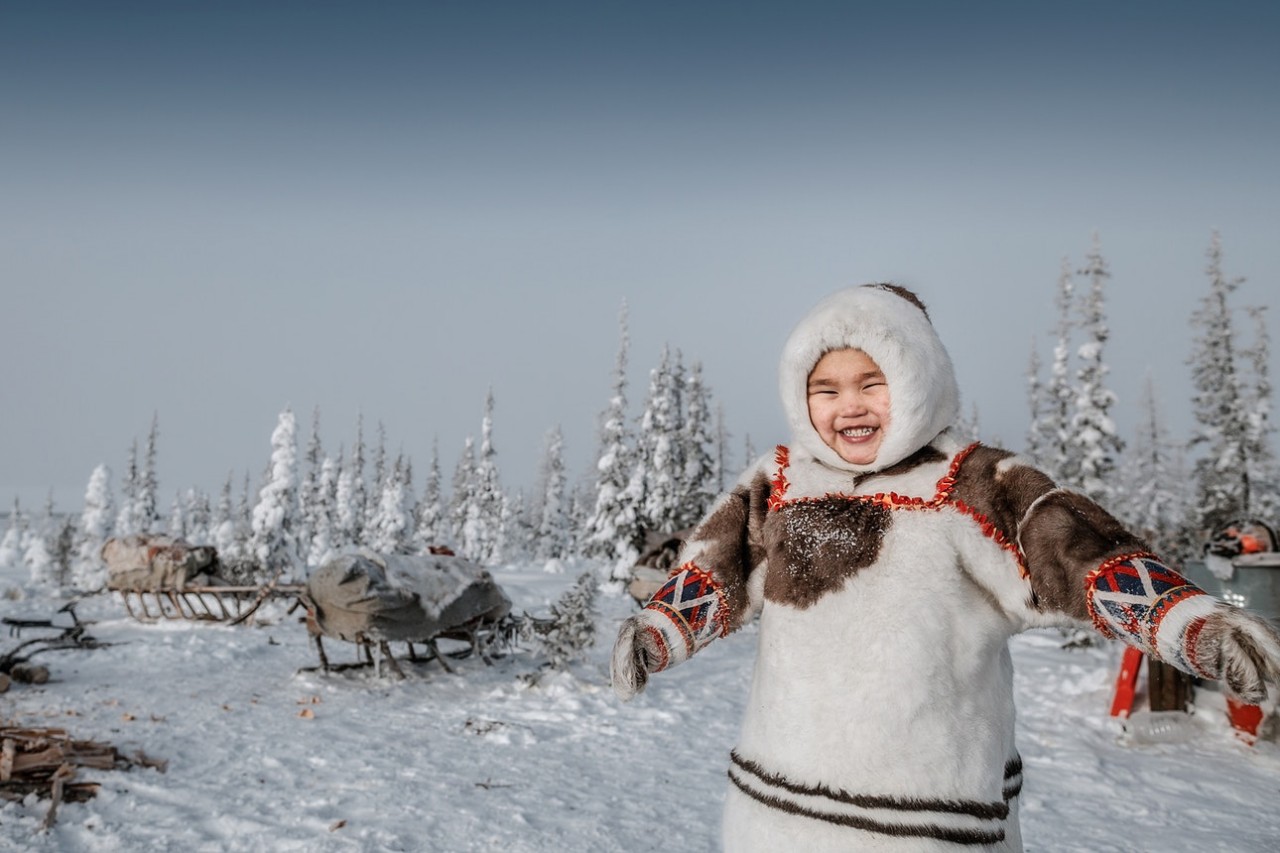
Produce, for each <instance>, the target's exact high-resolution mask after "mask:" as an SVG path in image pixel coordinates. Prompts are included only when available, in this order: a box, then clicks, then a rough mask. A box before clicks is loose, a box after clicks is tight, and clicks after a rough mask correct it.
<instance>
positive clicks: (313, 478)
mask: <svg viewBox="0 0 1280 853" xmlns="http://www.w3.org/2000/svg"><path fill="white" fill-rule="evenodd" d="M323 455H324V450H323V448H322V446H321V443H320V407H319V406H316V407H315V408H313V409H312V410H311V435H310V436H309V437H308V438H307V449H306V451H305V452H304V453H303V455H302V472H301V475H300V477H299V481H298V543H299V545H300V547H301V549H302V553H303V555H304V556H305V555H308V554H310V553H311V540H312V538H313V537H314V536H315V529H316V525H317V524H318V523H319V522H318V519H317V517H316V516H317V513H318V512H319V511H320V510H319V508H318V507H317V504H318V503H319V500H320V498H319V494H318V492H319V488H320V465H321V457H322V456H323Z"/></svg>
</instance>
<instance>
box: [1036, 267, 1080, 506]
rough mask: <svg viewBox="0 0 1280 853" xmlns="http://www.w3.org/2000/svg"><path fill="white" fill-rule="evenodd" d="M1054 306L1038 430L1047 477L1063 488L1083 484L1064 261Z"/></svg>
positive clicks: (1070, 285)
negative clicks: (1074, 422) (1074, 436)
mask: <svg viewBox="0 0 1280 853" xmlns="http://www.w3.org/2000/svg"><path fill="white" fill-rule="evenodd" d="M1054 305H1055V307H1056V309H1057V312H1058V322H1057V325H1056V327H1055V328H1054V335H1055V340H1054V345H1053V364H1052V365H1051V366H1050V368H1049V386H1048V389H1047V392H1046V395H1045V408H1044V416H1043V418H1044V419H1043V421H1042V424H1041V426H1040V428H1039V430H1040V432H1041V434H1042V435H1043V436H1044V444H1043V448H1044V450H1043V452H1044V455H1043V457H1041V459H1040V462H1041V464H1042V465H1043V466H1044V469H1045V473H1047V474H1048V475H1049V476H1050V477H1052V478H1053V479H1054V480H1056V481H1057V482H1058V483H1060V484H1062V485H1064V486H1075V485H1078V484H1079V482H1080V460H1079V458H1078V456H1076V455H1075V450H1076V446H1075V445H1073V444H1072V443H1071V429H1072V427H1071V419H1072V416H1073V415H1074V414H1075V401H1076V394H1075V389H1074V388H1072V383H1071V337H1072V334H1071V333H1072V328H1073V327H1074V325H1075V323H1074V320H1073V314H1074V312H1073V308H1074V305H1075V284H1074V282H1073V280H1072V276H1071V265H1070V262H1069V261H1068V260H1067V259H1066V258H1063V259H1062V269H1061V271H1060V272H1059V274H1058V290H1057V298H1056V300H1055V302H1054Z"/></svg>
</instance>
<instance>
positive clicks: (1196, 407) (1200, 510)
mask: <svg viewBox="0 0 1280 853" xmlns="http://www.w3.org/2000/svg"><path fill="white" fill-rule="evenodd" d="M1206 254H1207V256H1208V258H1209V265H1208V267H1207V268H1206V270H1205V272H1206V273H1207V274H1208V276H1209V292H1208V294H1206V295H1205V297H1204V300H1203V301H1202V302H1201V304H1200V307H1199V308H1198V309H1197V310H1196V311H1195V313H1193V314H1192V315H1191V325H1192V328H1193V329H1195V330H1196V334H1195V337H1194V339H1193V343H1192V350H1191V357H1190V360H1189V362H1188V363H1189V364H1190V365H1191V383H1192V387H1193V388H1194V389H1195V391H1194V394H1193V396H1192V399H1191V402H1192V412H1193V414H1194V415H1195V426H1194V427H1193V431H1192V435H1191V441H1190V445H1189V448H1190V449H1191V450H1193V451H1198V453H1199V456H1198V457H1197V458H1196V459H1195V461H1194V463H1193V465H1194V467H1193V476H1194V478H1195V490H1196V508H1197V513H1196V519H1195V523H1196V527H1197V528H1198V530H1199V532H1200V534H1201V537H1203V536H1204V535H1205V534H1207V533H1208V532H1209V531H1210V530H1212V529H1214V528H1216V527H1218V526H1220V525H1222V524H1224V523H1226V522H1228V521H1230V520H1232V519H1234V518H1236V517H1238V516H1241V515H1244V514H1245V513H1247V512H1248V511H1249V504H1250V499H1251V497H1252V495H1251V494H1250V482H1249V465H1248V459H1247V458H1246V456H1245V453H1246V447H1247V445H1248V442H1249V439H1248V429H1249V427H1248V423H1249V418H1248V413H1247V411H1246V409H1247V406H1246V403H1245V400H1244V394H1243V389H1242V383H1241V381H1240V375H1239V372H1238V370H1237V364H1236V353H1235V330H1234V329H1233V327H1232V325H1233V324H1232V322H1231V307H1230V305H1229V304H1228V299H1229V297H1230V296H1231V294H1232V292H1234V291H1235V289H1236V288H1237V287H1239V285H1240V283H1241V282H1243V281H1244V279H1243V278H1227V277H1226V276H1225V275H1224V274H1223V272H1222V242H1221V240H1220V238H1219V237H1218V232H1216V231H1214V232H1213V234H1212V237H1211V238H1210V241H1209V249H1208V251H1207V252H1206Z"/></svg>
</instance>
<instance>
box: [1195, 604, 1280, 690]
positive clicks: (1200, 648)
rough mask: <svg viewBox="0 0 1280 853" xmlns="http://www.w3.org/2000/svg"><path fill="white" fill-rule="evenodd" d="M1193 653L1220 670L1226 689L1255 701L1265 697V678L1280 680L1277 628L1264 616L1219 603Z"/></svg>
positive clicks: (1207, 666)
mask: <svg viewBox="0 0 1280 853" xmlns="http://www.w3.org/2000/svg"><path fill="white" fill-rule="evenodd" d="M1195 654H1196V657H1197V659H1198V661H1199V662H1201V664H1202V665H1203V666H1204V667H1205V668H1206V669H1208V670H1210V671H1216V672H1218V673H1220V675H1219V677H1220V678H1221V679H1222V683H1223V684H1224V685H1225V686H1226V688H1227V690H1228V691H1229V692H1230V693H1231V694H1233V695H1234V696H1236V697H1237V698H1239V699H1240V700H1241V701H1242V702H1247V703H1249V704H1250V705H1256V704H1258V703H1259V702H1261V701H1262V700H1264V699H1266V697H1267V685H1266V682H1267V681H1271V682H1273V683H1277V682H1280V632H1277V631H1276V629H1275V628H1274V627H1273V626H1272V625H1271V623H1270V622H1268V621H1267V620H1266V619H1264V618H1263V617H1261V616H1259V615H1257V614H1256V613H1250V612H1249V611H1247V610H1241V609H1240V608H1238V607H1232V606H1230V605H1220V606H1219V607H1218V608H1217V609H1216V610H1214V612H1213V613H1211V614H1209V616H1208V617H1207V618H1206V619H1205V622H1204V627H1203V628H1202V629H1201V630H1200V636H1199V637H1197V638H1196V642H1195Z"/></svg>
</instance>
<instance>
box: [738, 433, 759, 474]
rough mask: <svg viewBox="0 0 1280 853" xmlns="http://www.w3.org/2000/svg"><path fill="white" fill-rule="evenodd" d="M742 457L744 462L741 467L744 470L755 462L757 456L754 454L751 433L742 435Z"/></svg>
mask: <svg viewBox="0 0 1280 853" xmlns="http://www.w3.org/2000/svg"><path fill="white" fill-rule="evenodd" d="M742 455H743V458H744V459H745V460H746V461H745V462H743V463H742V467H743V469H744V470H745V469H746V468H747V466H749V465H751V464H752V463H753V462H755V461H756V457H757V456H758V455H759V454H757V453H756V446H755V444H754V443H752V441H751V433H749V432H747V433H743V434H742Z"/></svg>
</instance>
